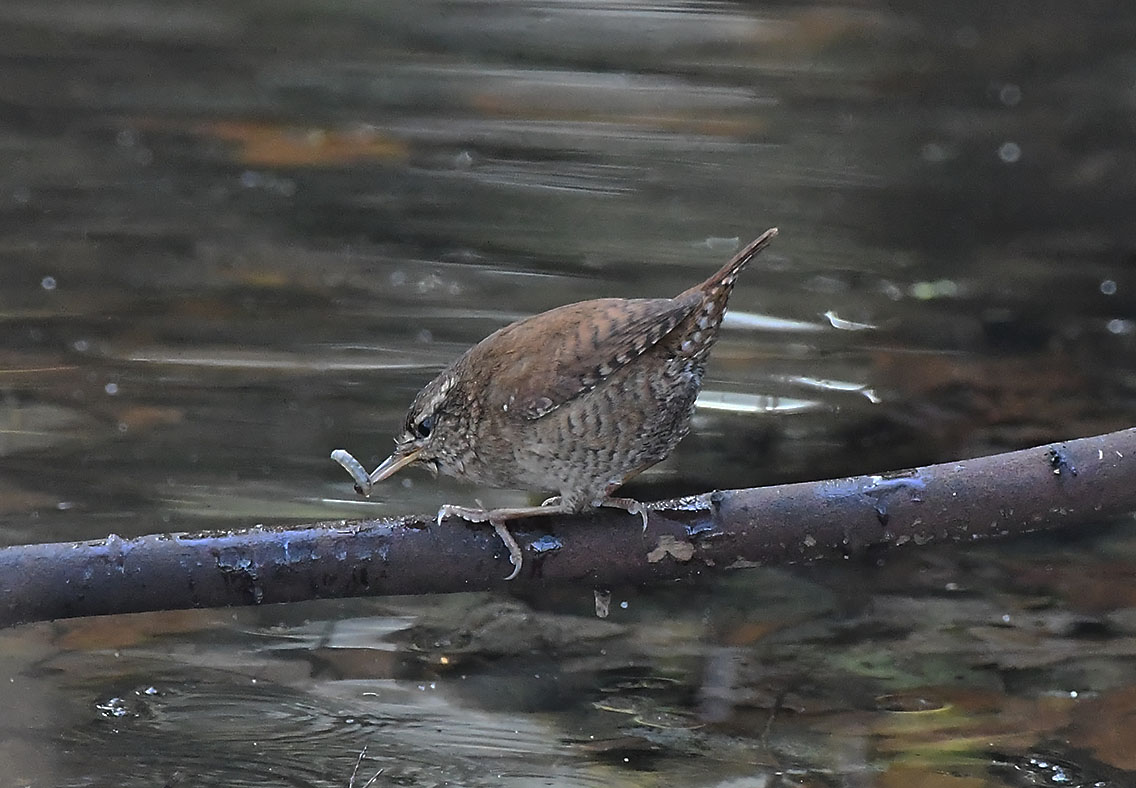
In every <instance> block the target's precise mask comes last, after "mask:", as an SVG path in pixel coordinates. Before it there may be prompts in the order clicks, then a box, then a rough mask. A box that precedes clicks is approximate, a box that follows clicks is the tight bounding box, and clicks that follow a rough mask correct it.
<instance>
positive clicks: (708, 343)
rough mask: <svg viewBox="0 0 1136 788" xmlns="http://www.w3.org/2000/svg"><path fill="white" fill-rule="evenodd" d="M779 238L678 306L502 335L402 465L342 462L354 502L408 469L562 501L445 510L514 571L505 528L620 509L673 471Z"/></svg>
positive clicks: (450, 391) (454, 367)
mask: <svg viewBox="0 0 1136 788" xmlns="http://www.w3.org/2000/svg"><path fill="white" fill-rule="evenodd" d="M776 235H777V229H776V228H773V229H770V230H766V231H765V233H763V234H762V235H761V237H760V238H758V239H757V240H755V241H753V242H752V243H750V244H749V245H748V246H746V247H745V248H744V249H742V250H741V251H740V252H738V254H737V255H735V256H734V258H733V259H732V260H730V262H728V263H726V265H725V266H723V267H722V269H721V270H719V271H718V272H717V273H715V274H714V275H713V276H711V277H710V278H709V279H707V280H706V281H705V282H702V283H701V284H699V285H695V286H694V287H692V288H690V289H689V290H685V291H683V292H682V293H680V294H679V295H677V296H676V297H674V298H630V299H629V298H600V299H596V300H594V301H582V302H580V303H577V304H568V305H566V306H561V307H557V308H556V309H551V310H549V311H547V312H542V313H541V314H539V315H533V316H532V317H528V318H525V319H523V320H518V321H517V322H515V323H512V324H510V325H507V326H505V327H504V328H502V329H499V330H498V331H495V332H493V333H492V334H490V335H489V336H488V337H486V338H485V339H483V340H481V342H479V343H478V344H476V345H474V346H473V347H472V348H470V349H469V350H468V351H466V352H465V353H464V354H463V355H462V356H461V357H459V358H458V359H457V360H455V361H454V362H453V363H452V364H450V365H449V366H448V367H447V368H446V369H445V370H443V371H442V373H441V374H440V375H438V377H436V378H434V380H432V381H430V383H428V384H427V385H426V386H425V388H423V389H422V390H421V391H420V392H418V396H416V397H415V398H414V402H413V403H412V404H411V406H410V410H409V412H408V413H407V415H406V424H405V427H404V429H403V431H402V434H401V435H400V436H399V437H398V438H396V439H395V443H396V448H395V451H394V453H393V454H392V455H391V456H390V457H388V458H387V459H386V460H384V461H383V462H382V463H381V464H380V465H379V467H377V468H375V470H373V471H371V473H370V474H367V473H366V471H365V470H364V469H363V467H362V466H361V465H360V464H359V463H358V461H356V460H355V458H354V457H352V456H351V455H350V454H348V453H347V452H346V451H343V450H342V449H337V450H336V451H335V452H333V453H332V458H333V459H335V460H336V461H337V462H339V463H340V464H341V465H343V467H344V468H346V469H347V470H348V472H350V473H351V475H352V476H353V477H354V478H355V482H356V490H358V491H359V492H360V493H361V494H363V495H369V494H370V491H371V487H372V485H374V484H375V483H377V482H380V481H382V480H383V479H386V478H387V477H389V476H391V475H392V474H394V473H395V472H397V471H399V470H400V469H402V468H405V467H406V466H408V465H424V466H426V468H427V469H429V470H430V471H432V472H434V473H435V474H436V473H438V472H439V471H440V472H442V473H445V474H447V475H449V476H455V477H457V478H459V479H465V480H467V481H470V482H473V483H475V484H483V485H486V486H489V487H509V488H522V489H539V490H556V491H558V492H559V493H560V494H559V495H557V496H556V497H554V498H550V499H548V500H547V501H545V502H544V504H542V505H541V506H526V507H519V508H512V509H491V510H486V509H482V508H467V507H461V506H451V505H448V504H447V505H445V506H442V508H441V509H440V510H439V511H438V522H439V523H441V521H442V520H443V519H444V518H445V517H447V516H450V515H455V516H458V517H461V518H462V519H465V520H468V521H470V522H485V521H488V522H489V523H490V524H491V525H492V526H493V527H494V529H495V530H496V531H497V533H498V534H499V535H500V536H501V539H502V540H503V541H504V542H505V545H506V546H507V547H508V548H509V557H510V560H511V561H512V563H513V567H514V568H513V573H512V574H511V575H509V577H508V578H507V579H512V578H513V577H516V575H517V574H518V573H519V572H520V569H521V551H520V548H519V547H518V545H517V543H516V541H515V540H514V539H513V537H512V535H511V534H510V533H509V531H508V529H507V528H506V527H505V524H504V523H505V521H507V520H510V519H515V518H519V517H528V516H531V515H536V514H555V513H567V512H582V511H586V510H589V509H594V508H596V507H600V506H611V507H617V508H620V509H625V510H626V511H628V512H630V513H632V514H636V515H639V516H641V517H642V518H643V527H644V528H646V527H647V511H646V509H645V508H644V507H643V506H642V505H641V504H640V503H638V502H637V501H633V500H631V499H628V498H613V497H612V493H613V492H615V490H617V489H618V488H619V487H620V486H621V485H622V484H623V483H624V482H626V481H627V480H628V479H630V478H631V477H633V476H635V475H636V474H638V473H640V472H641V471H643V470H645V469H647V468H650V467H651V466H652V465H654V464H656V463H657V462H659V461H661V460H663V459H664V458H665V457H666V456H667V455H669V454H670V453H671V451H672V450H673V449H674V447H675V446H676V445H677V444H678V442H679V441H680V440H682V438H683V437H684V436H685V435H686V433H687V432H688V430H689V428H690V417H691V414H693V412H694V400H695V398H696V397H697V396H698V392H699V390H700V389H701V388H702V374H703V370H704V369H705V366H706V358H707V356H708V355H709V354H710V348H711V347H712V346H713V345H714V341H715V340H716V339H717V338H718V327H719V326H720V325H721V323H722V315H723V313H724V312H725V311H726V301H727V300H728V299H729V297H730V291H731V290H732V289H733V287H734V282H735V281H736V280H737V277H738V274H739V273H740V272H741V270H742V269H743V268H744V267H745V265H746V263H748V262H749V261H750V260H751V259H753V257H754V256H755V255H757V253H758V252H760V251H761V250H762V249H764V248H765V247H766V246H767V245H768V244H769V242H770V241H772V240H773V239H774V237H776Z"/></svg>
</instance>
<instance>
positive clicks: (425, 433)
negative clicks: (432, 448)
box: [414, 416, 434, 438]
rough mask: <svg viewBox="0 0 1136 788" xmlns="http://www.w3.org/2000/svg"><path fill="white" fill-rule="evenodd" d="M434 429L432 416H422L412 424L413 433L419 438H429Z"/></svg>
mask: <svg viewBox="0 0 1136 788" xmlns="http://www.w3.org/2000/svg"><path fill="white" fill-rule="evenodd" d="M433 430H434V417H433V416H423V417H422V420H421V421H419V422H418V423H417V424H415V425H414V434H415V435H417V436H418V437H419V438H429V437H430V433H431V432H433Z"/></svg>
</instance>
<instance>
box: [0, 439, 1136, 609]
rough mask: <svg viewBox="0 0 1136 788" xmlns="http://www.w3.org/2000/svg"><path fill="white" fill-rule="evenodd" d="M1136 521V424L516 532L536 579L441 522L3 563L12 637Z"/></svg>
mask: <svg viewBox="0 0 1136 788" xmlns="http://www.w3.org/2000/svg"><path fill="white" fill-rule="evenodd" d="M1133 511H1136V428H1133V429H1127V430H1122V431H1120V432H1114V433H1110V434H1108V435H1101V436H1097V437H1093V438H1081V439H1079V440H1073V441H1069V442H1068V443H1058V444H1051V445H1048V446H1039V447H1037V448H1033V449H1025V450H1023V451H1016V452H1010V453H1008V454H998V455H994V456H991V457H982V458H979V459H974V460H964V461H960V462H950V463H944V464H942V465H931V466H927V467H924V468H917V469H914V470H910V471H903V472H898V473H888V474H882V475H878V476H860V477H855V478H851V479H839V480H834V481H821V482H806V483H801V484H788V485H782V486H777V487H766V488H759V489H751V490H732V491H725V492H714V493H707V494H705V495H699V496H695V497H691V498H685V499H681V500H679V501H670V502H665V503H660V504H656V505H655V507H654V508H653V509H652V511H651V515H650V526H649V527H648V528H647V530H646V531H644V530H643V529H642V528H641V527H640V525H639V523H640V520H639V517H638V516H637V515H634V516H628V515H626V514H624V513H621V512H614V511H609V510H601V511H599V512H597V513H594V514H587V515H578V516H561V515H557V516H545V517H536V518H530V519H528V520H523V521H516V522H515V523H512V524H511V528H512V531H513V533H514V534H515V535H516V537H517V540H518V542H520V544H521V545H522V547H523V548H524V555H525V561H524V567H523V570H522V572H521V574H520V576H519V577H518V578H517V579H516V580H514V581H512V582H511V583H506V582H505V581H504V580H502V579H501V578H502V576H503V575H505V574H507V572H508V570H509V567H508V561H507V557H506V554H505V551H504V548H503V546H502V544H501V542H500V540H499V539H498V538H497V536H496V535H495V534H494V532H493V531H492V529H490V528H489V527H487V526H484V525H478V526H467V525H462V524H460V523H458V524H454V523H451V522H447V523H446V524H445V525H443V526H442V527H438V526H435V525H433V524H432V522H431V519H432V518H431V519H423V518H407V519H402V520H387V521H378V520H368V521H360V522H345V521H338V522H328V523H317V524H314V525H308V526H299V527H257V528H251V529H248V530H242V531H233V532H228V533H214V532H210V533H201V534H184V533H183V534H156V535H151V536H142V537H139V538H137V539H130V540H124V539H120V538H118V537H115V536H111V537H108V538H107V539H103V540H100V541H95V542H78V543H63V544H43V545H23V546H16V547H8V548H4V549H0V626H8V625H12V624H18V623H22V622H27V621H37V620H45V619H53V618H67V617H71V616H92V615H101V614H108V613H127V612H137V611H142V610H159V609H177V608H190V607H219V606H225V605H250V604H263V603H270V602H296V601H300V600H306V599H317V598H325V599H326V598H332V597H347V596H366V595H380V594H425V593H439V592H452V591H476V590H484V589H488V588H522V587H526V586H539V585H541V584H548V583H563V582H566V581H574V582H582V583H585V584H588V585H590V586H608V585H615V584H621V583H645V582H650V581H659V580H670V579H674V578H676V577H681V576H688V575H696V574H699V573H701V572H704V571H706V570H707V569H708V568H710V567H714V568H726V569H729V568H734V567H740V566H753V565H758V564H773V563H786V562H798V561H812V560H815V559H821V558H832V557H843V556H847V555H850V554H856V553H859V552H862V551H863V550H865V549H866V548H868V547H873V546H881V547H886V546H899V545H903V544H907V543H909V542H914V543H915V544H925V543H927V542H932V541H937V542H941V541H960V542H969V541H972V540H977V539H989V538H993V537H1005V536H1011V535H1016V534H1023V533H1028V532H1030V531H1038V530H1043V529H1053V528H1059V527H1073V526H1077V525H1084V524H1087V523H1093V522H1099V521H1103V520H1105V519H1107V518H1110V517H1115V516H1117V515H1121V514H1125V513H1128V512H1133Z"/></svg>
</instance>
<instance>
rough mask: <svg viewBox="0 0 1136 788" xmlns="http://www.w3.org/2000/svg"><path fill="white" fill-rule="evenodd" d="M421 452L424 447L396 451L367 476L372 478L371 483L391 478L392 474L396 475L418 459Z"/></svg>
mask: <svg viewBox="0 0 1136 788" xmlns="http://www.w3.org/2000/svg"><path fill="white" fill-rule="evenodd" d="M421 453H422V449H414V450H413V451H411V452H409V453H407V454H401V453H400V452H397V451H396V452H395V453H394V454H392V455H391V456H389V457H387V458H386V459H385V460H383V461H382V462H381V463H379V467H378V468H375V470H373V471H371V473H370V474H369V475H368V476H367V478H368V479H370V481H371V484H375V483H376V482H381V481H382V480H383V479H387V478H390V477H391V476H394V475H395V474H396V473H398V472H399V471H400V470H402V469H403V468H405V467H406V466H407V465H410V464H411V463H412V462H414V461H415V460H417V459H418V455H419V454H421Z"/></svg>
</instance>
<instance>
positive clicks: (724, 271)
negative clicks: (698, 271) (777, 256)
mask: <svg viewBox="0 0 1136 788" xmlns="http://www.w3.org/2000/svg"><path fill="white" fill-rule="evenodd" d="M776 237H777V228H776V227H771V228H769V229H768V230H766V231H765V232H763V233H762V234H761V235H760V236H759V237H758V238H757V239H756V240H753V241H750V243H749V244H748V245H747V246H746V248H745V249H742V250H741V251H740V252H738V253H737V254H736V255H734V258H733V259H732V260H730V262H728V263H726V264H725V265H724V266H722V267H721V268H720V269H719V270H718V272H717V273H715V274H714V275H713V276H711V277H710V278H709V279H707V280H706V281H705V282H703V283H702V284H701V285H699V286H698V288H699V289H700V290H702V291H704V292H710V291H714V290H727V291H728V290H729V289H730V288H732V287H733V286H734V282H735V281H736V280H737V278H738V274H740V273H741V272H742V269H743V268H745V267H746V264H747V263H748V262H749V261H750V260H752V259H753V258H754V257H756V256H757V254H758V252H760V251H761V250H762V249H764V248H765V247H767V246H769V243H770V241H772V240H773V239H774V238H776Z"/></svg>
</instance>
